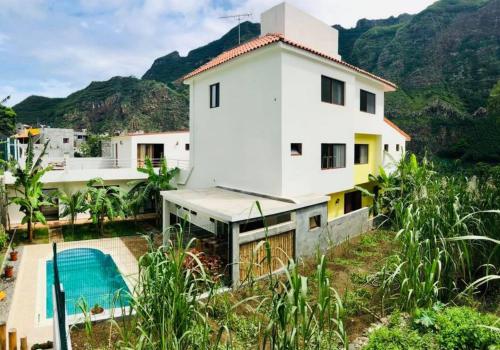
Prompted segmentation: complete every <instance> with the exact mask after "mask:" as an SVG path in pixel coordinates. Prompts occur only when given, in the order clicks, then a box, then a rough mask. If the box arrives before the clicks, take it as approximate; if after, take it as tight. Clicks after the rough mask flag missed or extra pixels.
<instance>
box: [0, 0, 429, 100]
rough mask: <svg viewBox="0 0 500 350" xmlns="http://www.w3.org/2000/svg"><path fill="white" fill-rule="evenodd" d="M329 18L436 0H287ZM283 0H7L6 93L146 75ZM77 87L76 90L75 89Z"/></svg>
mask: <svg viewBox="0 0 500 350" xmlns="http://www.w3.org/2000/svg"><path fill="white" fill-rule="evenodd" d="M289 1H290V2H291V3H292V4H294V5H295V6H297V7H299V8H301V9H303V10H305V11H307V12H310V13H311V14H312V15H315V16H317V17H319V18H321V19H322V20H324V21H326V22H327V23H331V24H335V23H340V24H342V25H343V26H353V25H354V24H355V23H356V21H357V20H358V19H359V18H362V17H369V18H383V17H388V16H390V15H397V14H400V13H402V12H417V11H419V10H421V9H423V8H424V7H425V6H427V5H428V4H430V3H431V2H432V1H433V0H415V1H411V2H409V1H401V0H378V1H366V0H351V1H349V2H346V1H339V0H314V1H312V0H289ZM279 2H280V0H276V1H275V0H272V1H270V0H106V1H102V0H72V1H46V0H23V1H19V0H2V5H1V6H0V51H1V52H2V55H1V56H0V65H1V68H0V69H1V70H2V74H0V96H1V93H3V94H5V92H10V93H11V94H13V95H15V96H13V101H19V100H20V99H21V98H23V97H25V96H27V95H29V94H38V95H46V96H50V97H55V96H65V95H67V94H68V93H69V92H71V91H72V90H71V89H79V88H83V87H85V86H86V85H88V84H89V83H90V82H91V81H93V80H106V79H109V78H111V77H112V76H115V75H122V76H129V75H135V76H138V77H140V76H142V74H143V73H144V72H145V71H146V70H147V69H148V68H149V66H150V65H151V64H152V62H153V61H154V59H156V58H158V57H160V56H163V55H166V54H168V53H170V52H171V51H174V50H177V51H179V52H180V53H181V54H187V52H188V51H190V50H192V49H194V48H197V47H199V46H201V45H205V44H207V43H208V42H210V41H213V40H215V39H217V38H219V37H220V36H221V35H223V34H224V33H226V32H227V31H228V30H229V29H230V28H232V27H234V26H235V25H236V22H235V21H232V20H228V19H226V20H223V19H220V18H219V17H220V16H222V15H228V14H234V13H246V12H251V13H252V14H253V16H252V18H251V20H252V21H253V22H258V21H259V19H260V13H261V12H262V11H264V10H266V9H268V8H270V7H272V6H273V5H275V4H277V3H279ZM73 91H74V90H73Z"/></svg>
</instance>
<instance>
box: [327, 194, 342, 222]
mask: <svg viewBox="0 0 500 350" xmlns="http://www.w3.org/2000/svg"><path fill="white" fill-rule="evenodd" d="M344 193H345V192H337V193H332V194H330V200H329V201H328V220H332V219H335V218H336V217H339V216H341V215H344ZM337 199H338V200H339V202H338V203H335V202H336V201H337Z"/></svg>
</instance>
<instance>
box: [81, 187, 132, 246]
mask: <svg viewBox="0 0 500 350" xmlns="http://www.w3.org/2000/svg"><path fill="white" fill-rule="evenodd" d="M84 197H85V203H86V208H87V209H88V210H89V214H90V218H91V220H92V223H94V224H95V225H96V227H97V231H98V232H99V234H100V235H101V236H102V235H104V221H105V220H106V218H107V219H108V220H110V221H112V220H113V219H115V218H117V217H124V216H125V208H126V205H125V200H124V195H123V192H122V190H121V189H120V187H118V186H105V185H104V181H103V180H102V179H101V178H95V179H92V180H90V181H89V182H87V189H86V191H85V194H84Z"/></svg>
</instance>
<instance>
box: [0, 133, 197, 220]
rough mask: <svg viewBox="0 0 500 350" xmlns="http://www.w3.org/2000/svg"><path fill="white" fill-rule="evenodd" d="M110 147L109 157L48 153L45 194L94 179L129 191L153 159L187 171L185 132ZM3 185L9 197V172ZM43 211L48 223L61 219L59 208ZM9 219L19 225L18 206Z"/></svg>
mask: <svg viewBox="0 0 500 350" xmlns="http://www.w3.org/2000/svg"><path fill="white" fill-rule="evenodd" d="M51 142H52V141H51ZM49 145H50V144H49ZM110 145H111V149H112V151H111V155H107V156H105V157H98V158H75V157H54V156H50V153H49V155H47V156H45V157H44V159H43V164H44V166H47V165H51V166H52V167H53V170H52V171H49V172H48V173H46V174H45V175H44V176H43V177H42V182H43V183H44V191H46V192H52V191H64V192H66V193H72V192H75V191H78V190H81V189H84V188H85V186H86V183H87V182H88V181H89V180H91V179H93V178H97V177H99V178H102V179H103V180H104V183H105V184H106V185H115V186H120V187H121V188H123V189H124V190H128V189H129V188H130V182H132V181H134V180H141V179H145V178H146V175H145V174H143V173H141V172H139V171H137V168H138V167H142V166H143V165H144V160H145V158H146V157H149V158H154V159H152V160H153V163H154V165H159V161H160V158H165V159H166V160H167V165H168V167H170V168H174V167H179V168H181V169H183V168H184V169H186V168H188V163H189V132H188V131H173V132H163V133H142V134H125V135H121V136H115V137H112V138H111V141H110ZM186 145H187V146H186ZM143 149H146V152H145V153H141V150H143ZM150 150H152V151H150ZM21 164H23V163H21ZM3 181H4V184H5V185H6V188H7V191H8V195H9V196H12V195H13V191H14V188H13V184H14V181H15V178H14V177H13V176H12V174H11V173H10V172H6V173H5V174H4V178H3ZM45 210H46V211H45V213H46V214H47V215H46V216H47V218H48V219H49V220H59V219H63V218H60V216H59V213H60V212H61V211H62V207H61V206H60V207H56V208H46V209H45ZM80 217H81V218H83V217H85V215H80ZM9 219H10V223H11V225H16V224H19V223H20V222H21V219H22V213H20V212H19V208H18V207H17V206H15V205H10V206H9Z"/></svg>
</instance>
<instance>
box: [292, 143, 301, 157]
mask: <svg viewBox="0 0 500 350" xmlns="http://www.w3.org/2000/svg"><path fill="white" fill-rule="evenodd" d="M290 153H291V155H292V156H301V155H302V144H301V143H291V144H290Z"/></svg>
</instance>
